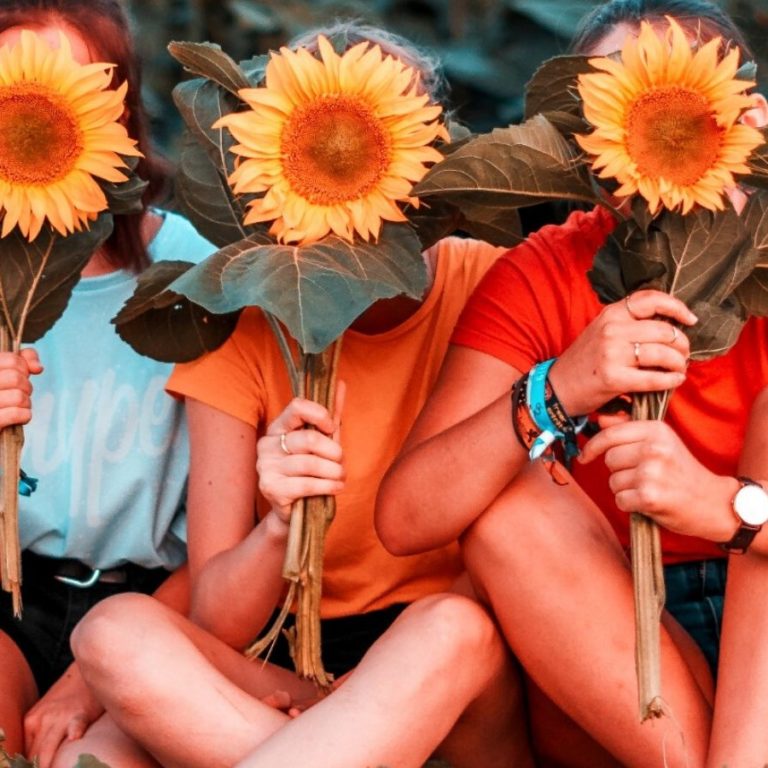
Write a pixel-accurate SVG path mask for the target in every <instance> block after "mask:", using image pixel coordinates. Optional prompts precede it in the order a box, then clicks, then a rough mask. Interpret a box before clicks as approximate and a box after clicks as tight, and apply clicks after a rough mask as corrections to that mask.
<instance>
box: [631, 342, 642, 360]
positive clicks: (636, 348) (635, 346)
mask: <svg viewBox="0 0 768 768" xmlns="http://www.w3.org/2000/svg"><path fill="white" fill-rule="evenodd" d="M632 349H633V351H634V353H635V363H636V364H637V365H640V342H639V341H633V342H632Z"/></svg>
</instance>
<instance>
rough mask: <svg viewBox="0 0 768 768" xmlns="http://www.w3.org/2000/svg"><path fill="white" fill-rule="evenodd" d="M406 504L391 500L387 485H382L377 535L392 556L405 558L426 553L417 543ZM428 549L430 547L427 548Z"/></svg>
mask: <svg viewBox="0 0 768 768" xmlns="http://www.w3.org/2000/svg"><path fill="white" fill-rule="evenodd" d="M406 506H407V505H405V504H403V503H401V502H395V501H394V500H393V499H391V498H389V494H388V493H387V488H386V484H382V486H381V488H380V490H379V495H378V497H377V499H376V511H375V514H374V524H375V526H376V535H377V536H378V537H379V540H380V541H381V543H382V545H383V546H384V549H386V550H387V552H389V554H390V555H395V556H397V557H403V556H405V555H415V554H418V553H419V552H423V551H424V549H425V548H424V547H419V546H418V542H417V541H416V536H415V533H416V527H415V526H414V525H413V522H412V520H410V519H409V516H408V515H407V513H406V512H405V511H404V510H405V509H406ZM427 549H428V547H427Z"/></svg>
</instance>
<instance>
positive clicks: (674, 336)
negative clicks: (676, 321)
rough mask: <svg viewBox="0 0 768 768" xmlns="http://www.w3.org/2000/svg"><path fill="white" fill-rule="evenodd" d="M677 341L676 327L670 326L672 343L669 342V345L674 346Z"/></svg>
mask: <svg viewBox="0 0 768 768" xmlns="http://www.w3.org/2000/svg"><path fill="white" fill-rule="evenodd" d="M676 341H677V327H676V326H674V325H673V326H672V341H670V342H669V343H670V344H674V343H675V342H676Z"/></svg>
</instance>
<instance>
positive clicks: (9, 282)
mask: <svg viewBox="0 0 768 768" xmlns="http://www.w3.org/2000/svg"><path fill="white" fill-rule="evenodd" d="M111 232H112V216H111V215H110V214H108V213H103V214H101V215H100V216H99V217H98V218H97V219H96V221H93V222H91V224H90V228H89V229H87V230H84V231H82V232H75V233H74V234H71V235H68V236H67V237H61V236H60V235H59V234H58V233H56V232H54V231H53V230H52V229H51V228H50V227H45V228H44V229H43V230H42V231H41V232H40V234H39V235H38V236H37V237H36V238H35V239H34V240H33V241H32V242H31V243H30V242H28V241H27V240H26V238H25V237H24V236H23V235H21V233H20V232H19V230H18V228H15V229H14V230H13V231H12V232H11V233H10V234H9V235H7V236H6V237H5V238H3V240H2V245H1V246H0V247H1V248H2V257H3V269H2V270H0V312H2V314H3V316H4V317H5V319H6V321H7V323H8V328H9V331H10V334H11V336H12V337H13V338H16V339H20V340H21V341H23V342H24V343H27V344H30V343H32V342H34V341H37V340H38V339H39V338H40V337H41V336H43V334H45V332H46V331H48V330H49V329H50V328H51V327H52V326H53V324H54V323H55V322H56V321H57V320H58V319H59V318H60V317H61V315H62V313H63V312H64V310H65V309H66V306H67V304H68V303H69V298H70V296H71V295H72V289H73V288H74V287H75V284H76V283H77V281H78V280H79V279H80V272H81V271H82V269H83V267H84V266H85V265H86V264H87V263H88V261H89V260H90V258H91V255H92V254H93V252H94V251H95V250H96V249H97V248H98V247H99V246H100V245H101V244H102V243H103V242H104V241H105V240H106V239H107V238H108V237H109V235H110V234H111Z"/></svg>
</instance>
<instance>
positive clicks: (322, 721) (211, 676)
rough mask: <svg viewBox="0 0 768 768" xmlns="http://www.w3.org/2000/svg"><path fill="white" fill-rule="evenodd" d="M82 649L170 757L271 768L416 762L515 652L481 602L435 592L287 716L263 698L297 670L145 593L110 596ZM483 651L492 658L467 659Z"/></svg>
mask: <svg viewBox="0 0 768 768" xmlns="http://www.w3.org/2000/svg"><path fill="white" fill-rule="evenodd" d="M118 599H119V600H120V602H119V603H118V602H117V600H118ZM73 645H74V648H75V653H76V655H77V656H78V661H79V662H80V664H81V669H82V671H83V674H84V676H85V678H86V680H87V681H88V682H89V684H90V685H91V686H92V687H93V688H94V690H95V692H96V694H97V696H98V697H99V698H100V699H101V700H102V701H103V702H104V704H105V705H106V707H107V710H108V711H109V712H110V713H111V714H112V716H113V717H114V718H115V720H116V721H117V723H118V724H119V725H120V726H121V727H122V728H123V729H124V730H125V731H126V732H128V733H129V734H131V735H132V736H134V737H135V738H137V739H139V740H141V741H142V743H144V744H145V746H146V747H147V748H148V749H149V750H150V751H151V752H152V753H153V754H154V755H155V756H156V757H157V759H158V760H159V761H160V762H161V763H162V764H163V765H166V766H185V767H186V768H195V767H196V766H201V768H202V767H203V766H205V767H206V768H208V766H210V765H212V764H217V765H232V764H234V763H236V762H238V760H242V763H239V764H241V765H243V766H259V765H264V766H269V767H270V768H274V766H276V765H301V766H302V768H312V767H313V766H316V768H337V767H338V768H348V766H350V765H354V766H358V765H360V766H362V765H381V764H384V765H387V766H389V767H390V768H397V767H403V768H406V767H407V766H413V767H414V768H417V766H421V765H422V764H423V762H424V761H425V760H426V759H427V757H428V756H429V754H430V753H431V752H432V750H433V749H434V747H435V745H437V744H438V743H439V742H440V741H441V740H442V739H444V738H445V736H446V735H447V734H448V732H449V731H450V729H451V727H452V726H453V724H454V722H455V721H456V720H457V719H458V717H459V715H460V714H461V712H462V710H463V709H464V708H465V707H466V706H467V704H468V703H469V702H471V701H473V700H474V699H477V698H478V697H480V695H481V694H482V693H483V691H484V690H485V689H486V688H487V687H488V685H489V682H490V679H491V677H492V676H493V675H494V674H496V672H497V670H498V668H499V659H500V657H501V654H504V653H506V651H505V649H504V648H503V643H501V642H500V640H499V636H498V633H497V632H496V630H495V627H494V626H493V623H492V622H491V621H490V619H489V618H488V617H487V615H486V614H485V612H484V611H483V610H482V609H481V608H480V607H479V606H478V605H477V604H476V603H474V602H472V601H470V600H468V599H466V598H462V597H458V596H435V597H433V598H428V599H425V600H422V601H419V603H417V604H416V605H413V606H411V607H409V608H408V609H407V610H406V611H404V612H403V614H402V615H401V616H400V617H399V618H398V620H397V621H396V622H395V623H394V624H393V625H392V627H391V628H390V629H389V630H388V631H387V632H386V633H385V634H384V635H383V636H382V638H381V639H380V640H379V641H378V642H377V643H376V644H375V645H374V647H373V648H372V649H371V650H370V651H369V653H368V654H367V655H366V657H365V658H364V659H363V661H362V662H361V664H360V666H359V667H358V668H357V669H356V670H355V671H354V672H353V673H352V674H351V675H350V676H349V677H348V678H347V679H346V680H345V682H344V683H343V684H342V685H341V686H340V687H339V688H338V689H337V690H335V691H334V692H333V693H332V694H331V695H330V696H328V697H326V698H325V699H323V700H321V701H320V702H319V703H317V704H316V705H315V706H313V707H312V708H310V709H309V710H307V711H306V712H304V713H302V714H301V715H299V716H298V717H297V718H295V719H293V720H289V719H288V718H287V717H286V716H285V715H284V714H283V713H282V712H279V711H277V710H274V709H272V708H270V707H268V706H266V705H264V704H263V703H262V702H261V701H259V700H258V699H257V698H255V697H256V696H259V695H265V694H267V693H269V692H271V691H272V690H274V689H275V688H282V689H288V687H287V686H286V685H285V684H284V683H285V680H284V679H282V678H281V675H283V674H288V673H285V671H279V670H274V668H271V667H269V666H267V667H265V668H264V669H263V671H262V667H261V666H260V665H259V664H256V665H254V664H252V663H250V662H247V661H246V660H245V659H243V658H242V656H240V655H239V654H237V653H236V652H235V651H233V650H232V649H231V648H228V647H227V646H223V645H222V644H221V643H219V642H218V641H217V640H215V639H214V638H212V637H211V636H210V635H208V634H207V633H205V632H203V631H202V630H201V629H200V628H198V627H195V626H194V625H192V624H190V623H189V622H188V621H186V620H184V619H183V618H181V617H179V616H178V614H172V613H171V612H170V611H167V610H166V609H164V608H163V607H162V606H160V605H158V604H156V603H153V601H151V600H149V599H147V598H141V597H137V596H130V597H126V596H123V597H121V598H117V599H114V600H108V601H104V602H103V603H101V604H100V605H99V606H97V607H96V609H94V611H92V613H91V614H89V617H87V618H86V619H85V621H84V622H83V623H82V624H81V626H80V628H79V629H78V630H77V632H76V634H75V635H74V637H73ZM105 649H109V653H108V656H107V657H106V658H105V657H104V655H103V654H104V651H105ZM110 659H111V661H112V663H110ZM474 659H488V661H489V662H490V663H488V664H473V663H467V662H468V660H474ZM291 677H293V676H291ZM233 680H235V681H236V683H237V684H236V683H235V682H232V681H233ZM293 680H294V681H295V680H296V679H295V677H293ZM302 686H303V684H296V683H294V688H295V689H296V690H299V689H300V688H301V687H302ZM244 689H248V690H247V692H246V690H244ZM289 690H290V689H289ZM292 693H293V695H299V694H298V693H296V692H295V691H292ZM476 764H477V765H480V763H476ZM466 765H467V766H469V765H470V763H467V764H466ZM484 765H487V763H485V764H484Z"/></svg>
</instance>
